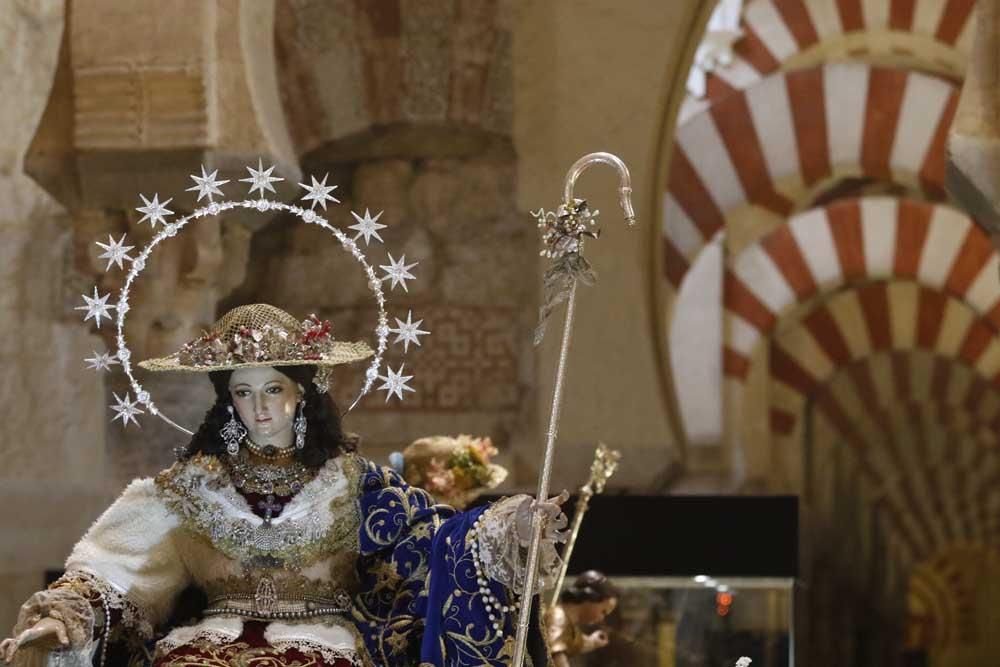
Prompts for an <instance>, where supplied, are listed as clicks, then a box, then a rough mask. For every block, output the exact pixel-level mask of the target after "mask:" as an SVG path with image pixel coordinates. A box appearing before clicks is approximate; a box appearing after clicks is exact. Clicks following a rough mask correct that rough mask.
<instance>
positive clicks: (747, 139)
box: [662, 64, 958, 289]
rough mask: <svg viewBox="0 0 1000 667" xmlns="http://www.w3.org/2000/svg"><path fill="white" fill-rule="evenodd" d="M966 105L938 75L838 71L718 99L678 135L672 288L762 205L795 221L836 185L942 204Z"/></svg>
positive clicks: (669, 201)
mask: <svg viewBox="0 0 1000 667" xmlns="http://www.w3.org/2000/svg"><path fill="white" fill-rule="evenodd" d="M957 100H958V90H957V89H956V87H955V86H954V85H952V84H950V83H948V82H946V81H944V80H941V79H938V78H934V77H930V76H927V75H923V74H919V73H916V72H907V71H904V70H896V69H889V68H884V67H871V66H868V65H858V64H830V65H824V66H821V67H816V68H811V69H805V70H798V71H795V72H788V73H777V74H774V75H771V76H769V77H767V78H766V79H763V80H761V81H760V82H758V83H757V84H755V85H754V86H753V87H752V88H750V89H748V90H746V91H740V92H739V93H734V94H733V95H730V96H727V97H725V98H723V99H720V100H718V101H716V102H714V103H713V104H712V105H711V106H710V107H708V108H707V109H706V110H705V111H703V112H701V113H699V114H696V115H695V116H693V117H692V118H690V119H689V120H687V121H686V122H685V123H684V124H683V125H681V126H680V127H679V128H678V130H677V134H676V138H675V142H674V148H673V156H672V159H671V167H670V176H669V180H668V183H667V184H666V186H667V192H666V194H665V198H664V220H663V247H662V253H663V269H664V272H665V276H666V279H667V282H668V284H669V285H670V286H671V287H672V288H673V289H676V288H677V287H679V286H680V285H681V283H682V281H683V279H684V276H685V275H686V274H687V272H688V269H689V267H690V266H691V264H692V262H693V261H694V260H695V259H696V257H697V256H698V254H699V252H700V251H701V249H702V248H703V247H704V246H705V244H706V243H708V242H709V241H710V240H711V239H712V237H713V236H714V235H715V234H716V233H717V232H719V231H720V230H723V229H724V228H725V226H726V220H727V215H729V214H730V213H732V212H734V211H736V210H737V209H741V208H744V207H746V206H756V207H760V208H762V209H765V210H767V211H770V212H772V213H773V214H777V215H779V216H783V217H784V216H787V215H789V214H791V213H792V212H793V211H794V210H796V209H799V208H804V207H805V206H807V205H808V204H809V203H810V201H811V199H812V198H813V196H812V195H811V194H810V191H811V189H812V188H815V187H819V186H820V185H822V184H823V183H828V182H830V181H831V179H837V178H842V177H846V176H856V177H861V178H865V179H871V180H874V181H879V182H896V183H911V184H912V187H913V189H915V190H916V191H918V192H921V193H923V194H924V195H926V196H927V197H929V198H932V199H943V198H944V196H945V195H944V143H945V139H946V136H947V130H948V127H949V126H950V123H951V118H952V116H953V114H954V111H955V106H956V104H957Z"/></svg>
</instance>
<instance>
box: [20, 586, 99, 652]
mask: <svg viewBox="0 0 1000 667" xmlns="http://www.w3.org/2000/svg"><path fill="white" fill-rule="evenodd" d="M43 618H54V619H56V620H59V621H62V623H63V625H65V626H66V634H67V636H68V637H69V642H70V646H71V647H72V648H74V649H82V648H84V647H86V646H87V645H88V644H89V643H90V641H91V640H92V639H93V636H94V610H93V608H92V607H91V605H90V602H89V601H88V600H87V599H86V598H84V597H83V596H82V595H80V594H78V593H76V592H74V591H71V590H60V589H54V590H47V591H39V592H38V593H35V594H34V595H32V596H31V597H30V598H28V601H27V602H25V603H24V604H23V605H22V606H21V611H20V613H19V614H18V617H17V624H16V625H15V626H14V636H15V637H16V636H18V635H20V634H21V633H22V632H24V631H25V630H27V629H29V628H31V627H32V626H34V625H35V624H36V623H38V622H39V621H40V620H42V619H43Z"/></svg>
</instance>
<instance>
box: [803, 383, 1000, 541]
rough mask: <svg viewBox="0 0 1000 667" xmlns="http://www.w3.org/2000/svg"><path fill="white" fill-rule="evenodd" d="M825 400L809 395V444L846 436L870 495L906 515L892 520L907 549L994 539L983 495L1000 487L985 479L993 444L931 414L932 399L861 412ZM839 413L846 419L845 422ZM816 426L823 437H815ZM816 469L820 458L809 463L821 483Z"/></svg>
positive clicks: (996, 465) (993, 461)
mask: <svg viewBox="0 0 1000 667" xmlns="http://www.w3.org/2000/svg"><path fill="white" fill-rule="evenodd" d="M828 401H830V395H829V394H828V393H826V392H821V393H820V395H819V396H818V398H817V399H816V402H815V406H816V411H815V413H814V414H815V418H814V424H813V439H812V442H813V446H814V447H816V446H817V443H818V442H826V443H827V446H826V448H829V447H830V446H833V447H840V446H842V445H841V441H845V442H846V444H847V445H848V449H849V451H850V453H851V462H852V464H853V465H854V466H855V467H856V469H857V470H858V471H859V473H860V475H859V477H861V478H862V479H864V481H865V482H866V488H865V492H866V496H867V497H868V498H869V500H871V501H872V502H873V504H876V505H877V504H880V503H881V504H884V505H886V506H888V507H891V508H892V509H893V514H896V515H901V516H905V517H906V520H905V521H903V520H900V521H898V522H897V523H901V524H904V525H905V527H904V528H903V529H904V530H906V531H907V533H908V534H907V538H908V539H907V542H908V543H909V544H910V545H911V547H912V548H914V549H915V551H914V555H916V556H919V555H920V554H927V553H929V552H931V551H934V550H936V549H940V548H942V547H943V546H944V545H946V544H948V543H952V542H954V541H969V542H977V543H986V542H989V541H992V540H993V539H994V537H995V534H996V531H995V529H994V527H993V524H994V521H992V520H991V516H992V517H994V518H996V517H997V516H1000V515H998V513H997V512H995V511H994V510H993V509H991V507H990V505H989V504H988V503H987V502H985V501H986V500H988V496H989V495H990V494H992V495H993V496H997V494H998V493H1000V489H997V488H996V486H995V485H994V484H993V483H992V479H993V476H994V475H996V474H997V473H1000V456H998V451H997V449H996V447H995V446H993V447H984V446H983V445H982V444H981V443H980V442H979V440H978V439H977V438H976V437H975V435H974V434H971V433H970V432H969V431H968V430H966V429H965V428H963V427H962V426H956V425H953V424H947V423H941V422H938V421H937V420H936V417H937V414H936V412H935V410H934V409H933V406H930V407H931V409H927V408H928V406H922V405H920V406H918V405H913V404H911V405H908V406H900V408H899V409H895V410H892V411H884V412H881V413H879V412H878V411H874V413H873V414H872V415H868V414H863V413H858V414H851V413H850V412H848V410H849V409H850V408H848V407H846V406H845V405H844V404H843V403H842V402H840V403H838V402H833V403H832V404H830V403H828ZM856 409H857V408H856ZM861 409H864V408H861ZM845 416H846V417H847V419H848V421H847V422H846V423H847V424H849V425H850V427H849V428H846V429H845V428H844V426H845V422H844V419H843V418H844V417H845ZM873 419H874V420H875V421H874V422H873ZM822 431H826V432H828V433H829V437H826V438H823V437H820V436H819V434H820V433H821V432H822ZM821 449H823V448H821ZM816 451H817V452H818V451H821V450H816ZM814 456H817V454H814ZM814 465H816V464H815V459H814ZM823 469H824V468H823V466H822V465H819V466H818V467H814V469H813V470H812V471H811V477H812V479H813V483H814V484H819V486H820V487H822V486H823V484H822V483H821V478H822V476H823V474H824V473H823Z"/></svg>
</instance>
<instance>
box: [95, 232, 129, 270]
mask: <svg viewBox="0 0 1000 667" xmlns="http://www.w3.org/2000/svg"><path fill="white" fill-rule="evenodd" d="M96 243H97V245H98V246H99V247H100V248H101V249H102V250H104V254H103V255H98V256H97V259H106V260H108V265H107V266H106V267H104V270H105V271H109V270H110V269H111V265H112V264H117V265H118V268H119V269H121V268H123V266H122V262H123V261H125V260H126V259H127V260H128V261H130V262H131V261H132V258H131V257H129V256H128V251H129V250H131V249H132V248H134V247H135V246H134V245H125V234H122V237H121V238H120V239H118V240H117V241H115V238H114V237H113V236H111V235H110V234H108V242H107V243H101V242H100V241H97V242H96Z"/></svg>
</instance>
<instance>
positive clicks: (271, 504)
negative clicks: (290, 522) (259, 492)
mask: <svg viewBox="0 0 1000 667" xmlns="http://www.w3.org/2000/svg"><path fill="white" fill-rule="evenodd" d="M257 507H258V509H262V510H264V525H265V526H270V525H271V518H272V517H273V516H274V515H275V514H276V513H278V512H280V511H281V508H282V505H281V503H279V502H276V501H275V500H274V496H273V495H271V494H268V496H267V498H265V499H264V500H262V501H260V502H259V503H257Z"/></svg>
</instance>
